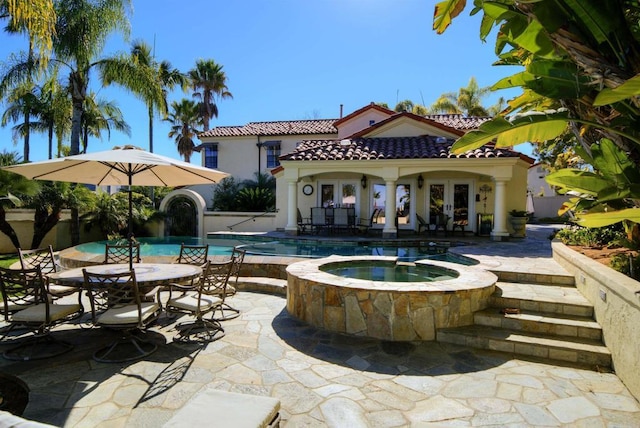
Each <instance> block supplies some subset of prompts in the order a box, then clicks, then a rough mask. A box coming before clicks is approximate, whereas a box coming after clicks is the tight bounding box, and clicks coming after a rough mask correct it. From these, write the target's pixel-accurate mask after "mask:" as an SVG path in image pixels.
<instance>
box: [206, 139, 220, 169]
mask: <svg viewBox="0 0 640 428" xmlns="http://www.w3.org/2000/svg"><path fill="white" fill-rule="evenodd" d="M204 166H206V167H207V168H214V169H215V168H218V145H217V144H215V145H210V146H205V147H204Z"/></svg>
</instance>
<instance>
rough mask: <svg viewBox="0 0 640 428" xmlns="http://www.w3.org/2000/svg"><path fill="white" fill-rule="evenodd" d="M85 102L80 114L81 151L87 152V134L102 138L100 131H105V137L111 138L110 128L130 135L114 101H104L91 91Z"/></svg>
mask: <svg viewBox="0 0 640 428" xmlns="http://www.w3.org/2000/svg"><path fill="white" fill-rule="evenodd" d="M85 103H86V104H85V108H84V113H83V115H82V153H86V152H87V146H88V144H89V136H91V137H96V138H98V139H102V131H106V132H107V139H110V138H111V130H112V129H113V130H116V131H120V132H124V133H125V134H127V135H129V136H130V135H131V127H130V126H129V124H128V123H127V122H126V121H125V120H124V118H123V116H122V111H121V110H120V108H119V107H118V105H117V103H116V102H115V101H106V100H104V99H101V98H98V97H97V95H96V94H95V93H94V92H91V93H89V95H88V96H87V98H86V100H85Z"/></svg>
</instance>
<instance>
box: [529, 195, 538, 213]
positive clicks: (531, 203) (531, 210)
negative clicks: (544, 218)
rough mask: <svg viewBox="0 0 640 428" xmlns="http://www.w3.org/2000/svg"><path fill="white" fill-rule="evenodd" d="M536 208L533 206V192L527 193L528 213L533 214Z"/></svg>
mask: <svg viewBox="0 0 640 428" xmlns="http://www.w3.org/2000/svg"><path fill="white" fill-rule="evenodd" d="M535 211H536V210H535V207H534V206H533V193H532V192H531V191H528V192H527V212H529V213H531V215H533V213H534V212H535Z"/></svg>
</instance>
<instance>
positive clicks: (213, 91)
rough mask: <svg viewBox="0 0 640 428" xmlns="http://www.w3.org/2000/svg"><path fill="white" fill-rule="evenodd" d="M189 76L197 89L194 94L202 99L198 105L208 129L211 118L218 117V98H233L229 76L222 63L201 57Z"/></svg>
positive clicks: (205, 128)
mask: <svg viewBox="0 0 640 428" xmlns="http://www.w3.org/2000/svg"><path fill="white" fill-rule="evenodd" d="M189 78H190V79H191V84H192V86H193V90H194V91H196V92H194V94H193V96H194V98H196V99H198V100H200V103H199V104H198V107H199V109H200V110H199V114H200V117H202V123H203V124H204V130H205V131H208V130H209V119H211V118H212V117H218V106H217V104H216V99H225V98H233V95H232V94H231V92H229V88H228V87H227V76H226V74H225V73H224V71H222V65H220V64H217V63H216V62H215V61H214V60H212V59H208V60H204V59H200V60H198V61H197V62H196V67H195V68H194V69H192V70H191V71H189ZM198 90H199V91H198Z"/></svg>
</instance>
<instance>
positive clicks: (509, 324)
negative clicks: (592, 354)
mask: <svg viewBox="0 0 640 428" xmlns="http://www.w3.org/2000/svg"><path fill="white" fill-rule="evenodd" d="M473 319H474V322H475V324H476V325H482V326H487V327H495V328H503V329H508V330H516V331H523V332H528V333H542V334H550V335H554V336H567V337H575V338H584V339H591V340H602V328H601V327H600V324H598V323H597V322H595V321H594V320H593V319H592V318H589V317H579V316H558V315H557V314H553V313H551V314H550V313H544V312H532V311H520V313H517V314H503V313H501V311H500V309H498V308H489V309H485V310H484V311H479V312H476V313H475V314H474V315H473Z"/></svg>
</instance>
